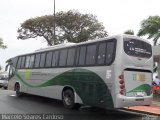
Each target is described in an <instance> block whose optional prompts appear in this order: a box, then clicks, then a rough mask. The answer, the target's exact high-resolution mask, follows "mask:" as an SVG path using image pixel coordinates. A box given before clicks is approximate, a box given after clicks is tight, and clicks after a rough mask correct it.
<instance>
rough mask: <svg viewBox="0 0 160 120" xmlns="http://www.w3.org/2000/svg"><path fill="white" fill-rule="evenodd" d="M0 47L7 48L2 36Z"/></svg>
mask: <svg viewBox="0 0 160 120" xmlns="http://www.w3.org/2000/svg"><path fill="white" fill-rule="evenodd" d="M0 48H2V49H6V48H7V46H6V45H4V43H3V40H2V38H0Z"/></svg>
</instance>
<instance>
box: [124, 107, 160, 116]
mask: <svg viewBox="0 0 160 120" xmlns="http://www.w3.org/2000/svg"><path fill="white" fill-rule="evenodd" d="M122 109H123V110H127V111H132V112H138V113H144V114H149V115H156V116H160V113H154V112H148V111H142V110H135V109H132V108H122Z"/></svg>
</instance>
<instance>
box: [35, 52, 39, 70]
mask: <svg viewBox="0 0 160 120" xmlns="http://www.w3.org/2000/svg"><path fill="white" fill-rule="evenodd" d="M39 62H40V54H36V57H35V64H34V67H35V68H38V67H39Z"/></svg>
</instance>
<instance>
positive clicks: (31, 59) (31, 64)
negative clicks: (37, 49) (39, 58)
mask: <svg viewBox="0 0 160 120" xmlns="http://www.w3.org/2000/svg"><path fill="white" fill-rule="evenodd" d="M33 65H34V55H31V57H30V62H29V68H33Z"/></svg>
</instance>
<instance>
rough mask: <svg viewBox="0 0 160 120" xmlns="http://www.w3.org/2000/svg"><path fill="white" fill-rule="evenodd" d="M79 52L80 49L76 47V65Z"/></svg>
mask: <svg viewBox="0 0 160 120" xmlns="http://www.w3.org/2000/svg"><path fill="white" fill-rule="evenodd" d="M79 50H80V48H79V47H78V48H77V51H76V65H78V61H79Z"/></svg>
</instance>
